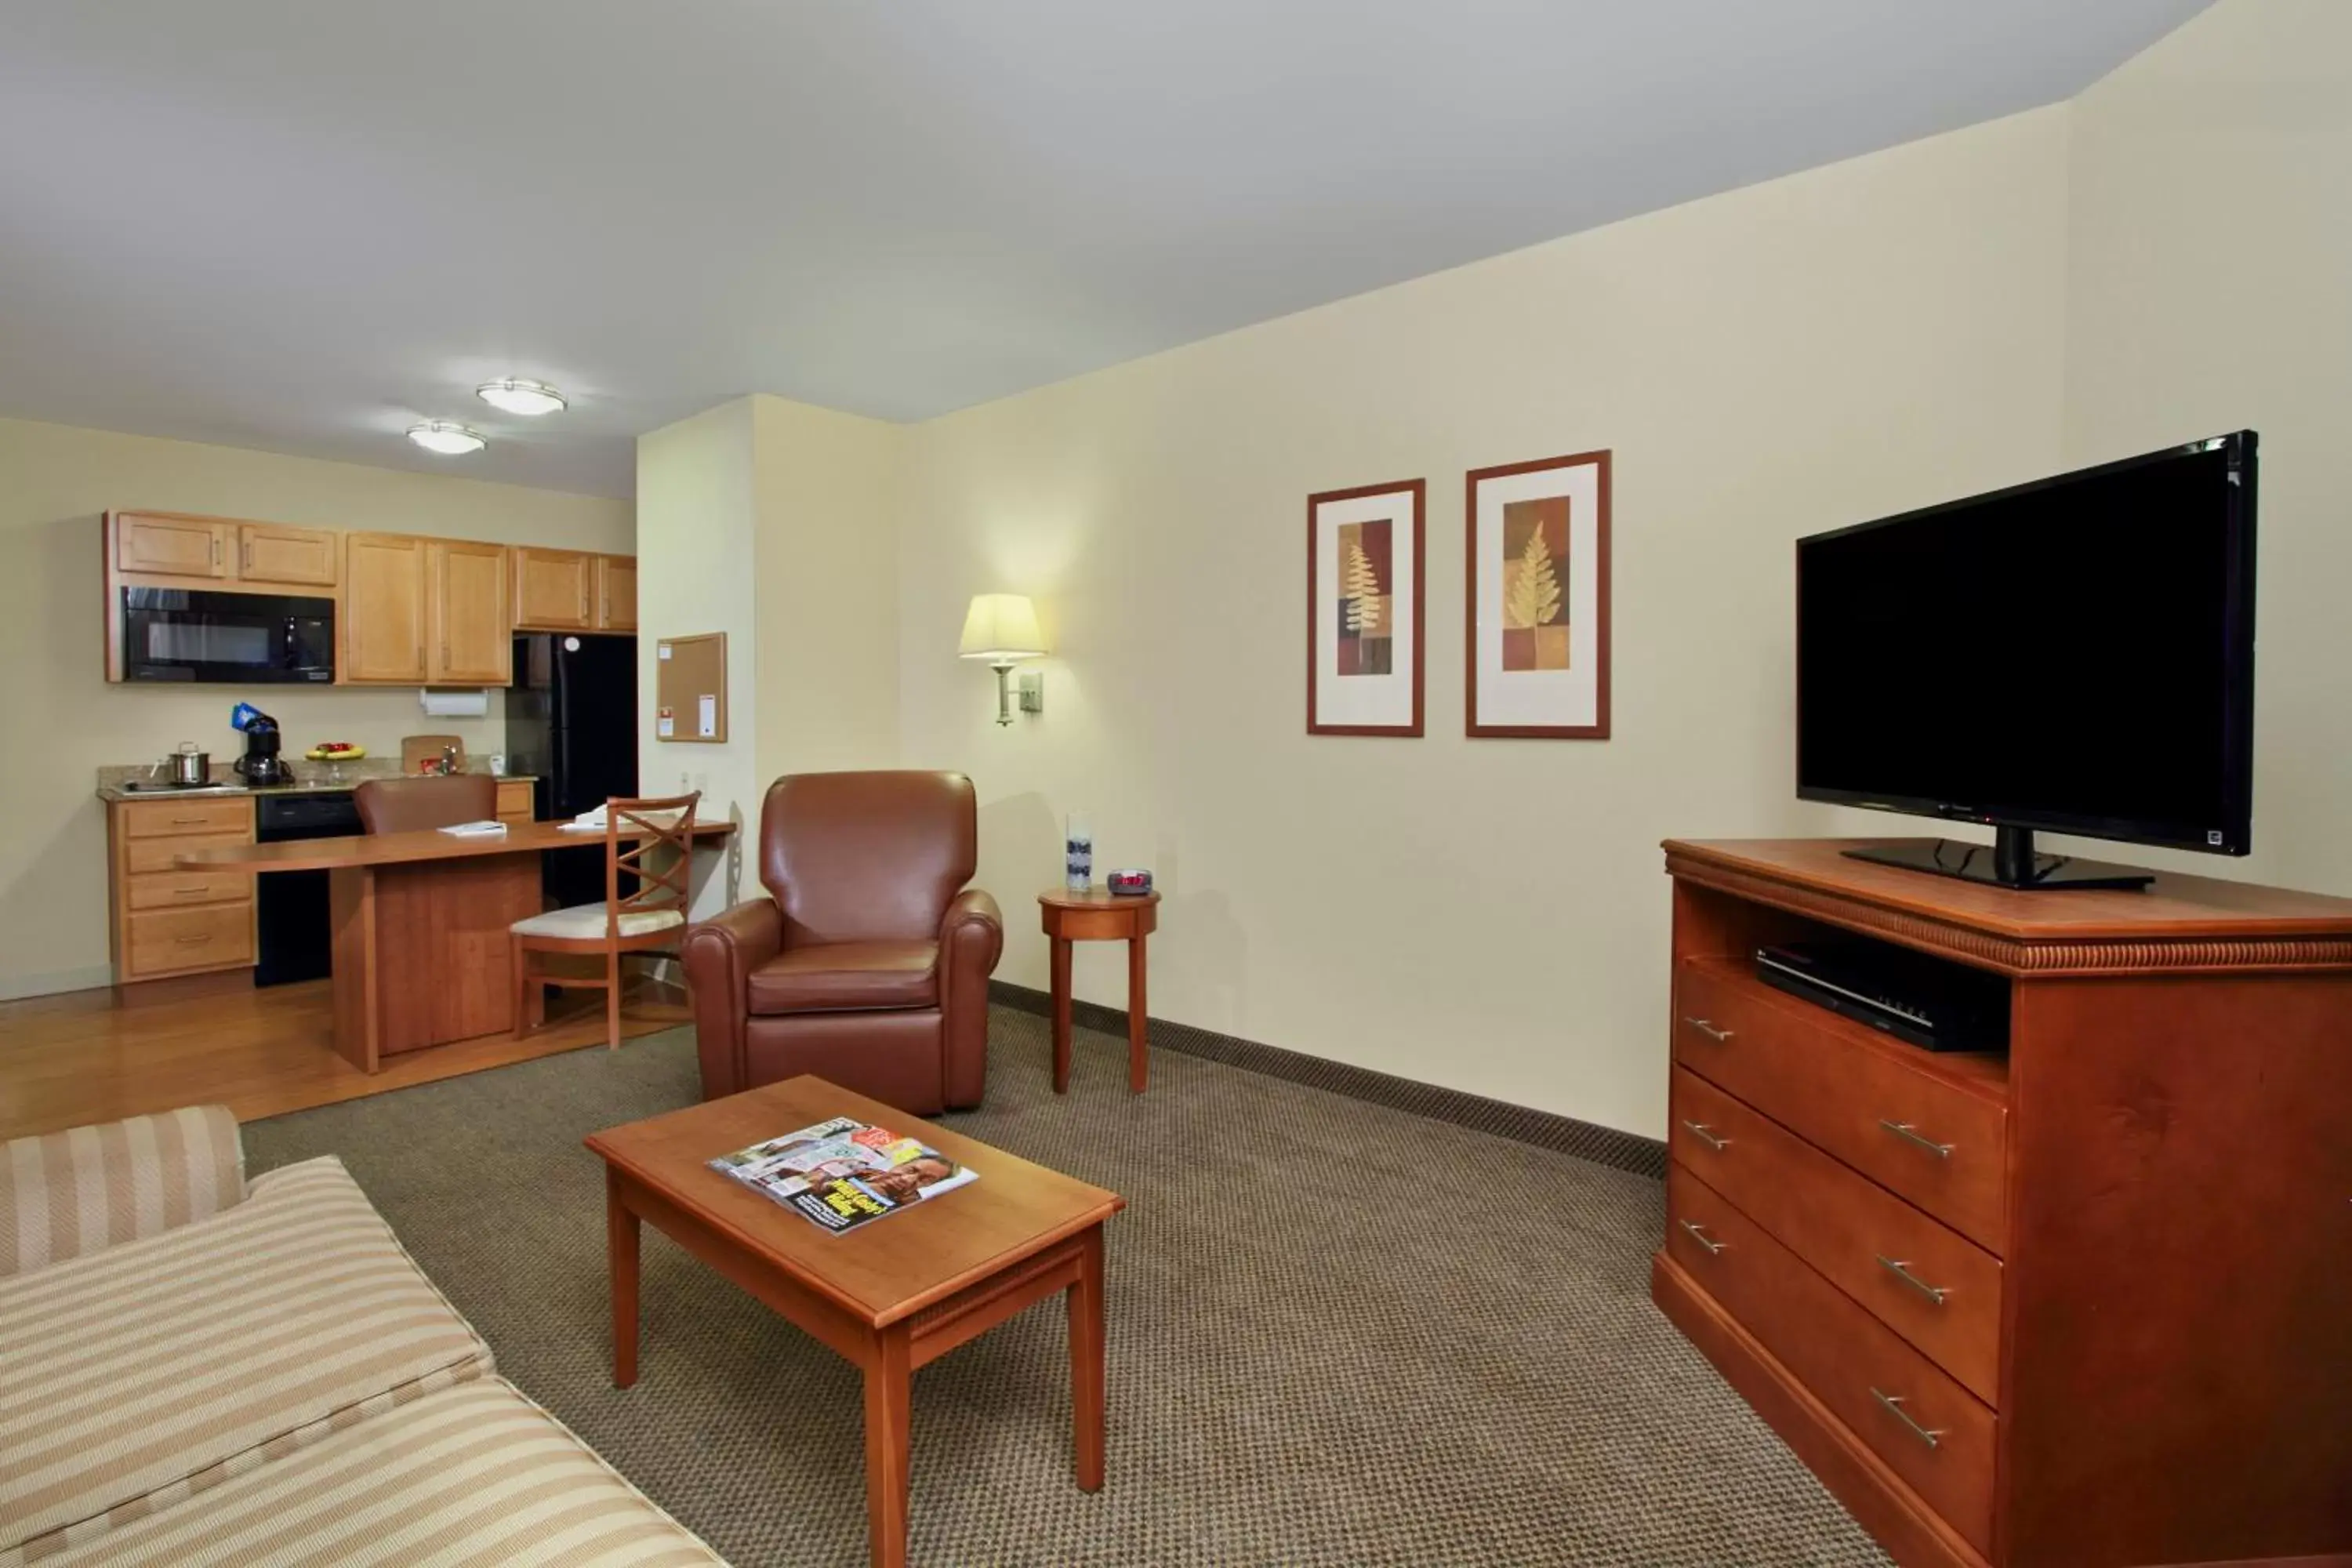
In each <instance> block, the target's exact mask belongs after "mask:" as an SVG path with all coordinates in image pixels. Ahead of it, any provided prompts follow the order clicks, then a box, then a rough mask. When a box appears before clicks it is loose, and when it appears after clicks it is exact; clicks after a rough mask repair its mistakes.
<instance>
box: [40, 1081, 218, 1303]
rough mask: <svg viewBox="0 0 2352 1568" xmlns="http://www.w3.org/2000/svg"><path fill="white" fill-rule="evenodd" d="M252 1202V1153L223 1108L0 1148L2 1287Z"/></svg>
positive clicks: (197, 1108)
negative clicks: (7, 1280)
mask: <svg viewBox="0 0 2352 1568" xmlns="http://www.w3.org/2000/svg"><path fill="white" fill-rule="evenodd" d="M244 1201H245V1146H244V1144H243V1143H242V1142H240V1141H239V1139H238V1137H237V1131H236V1117H234V1116H232V1115H230V1114H229V1112H228V1108H227V1107H226V1106H222V1105H192V1106H187V1107H185V1108H184V1109H182V1110H169V1111H165V1112H163V1114H161V1115H158V1116H133V1117H131V1118H129V1119H128V1120H126V1121H109V1122H104V1123H102V1124H100V1125H99V1126H96V1127H77V1128H74V1129H72V1130H71V1131H65V1132H51V1133H49V1134H47V1135H46V1136H44V1137H38V1138H18V1139H15V1140H13V1141H11V1142H8V1143H7V1144H5V1145H0V1277H5V1276H8V1275H13V1274H29V1273H31V1272H32V1271H33V1270H35V1269H37V1268H47V1267H48V1266H49V1265H50V1264H52V1263H62V1262H64V1261H65V1260H66V1259H68V1258H84V1257H87V1256H89V1254H90V1253H93V1252H99V1251H102V1250H104V1249H105V1248H107V1247H112V1246H115V1245H117V1244H118V1243H121V1242H125V1241H136V1240H138V1239H139V1238H141V1237H149V1236H160V1235H162V1234H163V1232H164V1231H167V1230H173V1229H176V1228H177V1227H179V1226H184V1225H190V1224H193V1223H194V1222H195V1221H197V1220H200V1219H205V1218H209V1217H210V1216H211V1215H215V1214H218V1213H219V1212H221V1211H222V1210H223V1209H226V1208H230V1207H233V1206H234V1205H237V1204H240V1203H242V1202H244Z"/></svg>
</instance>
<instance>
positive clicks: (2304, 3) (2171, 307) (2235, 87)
mask: <svg viewBox="0 0 2352 1568" xmlns="http://www.w3.org/2000/svg"><path fill="white" fill-rule="evenodd" d="M2072 130H2073V137H2072V144H2073V147H2072V158H2071V163H2070V179H2071V185H2072V191H2073V195H2072V200H2071V204H2070V206H2071V215H2072V221H2071V224H2070V227H2069V237H2068V238H2069V243H2068V247H2067V256H2068V264H2069V265H2068V278H2067V294H2066V303H2067V321H2066V326H2067V342H2066V403H2065V416H2064V426H2065V455H2066V459H2067V462H2068V463H2069V464H2070V465H2072V464H2076V463H2091V462H2097V461H2101V460H2103V459H2105V458H2116V457H2123V456H2126V455H2128V454H2130V453H2133V452H2138V451H2145V450H2147V449H2148V448H2151V447H2158V446H2161V445H2164V444H2166V443H2168V442H2173V441H2181V440H2187V439H2190V438H2193V437H2200V436H2210V435H2213V434H2216V433H2218V432H2221V431H2223V430H2234V429H2237V428H2240V427H2241V426H2252V427H2254V428H2255V429H2257V430H2259V431H2261V432H2262V437H2263V449H2262V479H2261V484H2262V493H2261V521H2260V525H2259V526H2260V537H2259V548H2260V551H2261V563H2260V567H2259V570H2258V583H2259V586H2258V589H2257V598H2258V602H2257V605H2256V630H2257V635H2258V637H2259V639H2260V643H2261V649H2260V655H2259V658H2257V660H2256V669H2255V686H2256V693H2255V704H2254V708H2255V719H2254V742H2255V748H2256V751H2255V767H2254V853H2253V854H2252V855H2251V856H2249V857H2248V858H2245V859H2243V860H2220V859H2216V858H2212V857H2210V856H2202V855H2166V854H2162V853H2159V852H2157V851H2143V850H2138V849H2135V850H2133V851H2132V852H2131V854H2130V856H2129V857H2128V858H2131V859H2135V860H2141V861H2145V862H2147V863H2149V864H2161V865H2166V866H2171V867H2176V868H2181V869H2185V870H2192V871H2200V872H2204V873H2206V874H2209V875H2221V876H2236V877H2246V878H2250V879H2254V880H2258V881H2264V882H2282V883H2286V884H2288V885H2290V886H2294V887H2303V888H2313V889H2321V890H2324V891H2328V892H2336V893H2352V833H2347V832H2346V831H2345V830H2344V817H2345V810H2346V806H2347V802H2352V701H2347V698H2352V679H2347V663H2352V658H2347V655H2352V645H2348V644H2347V637H2346V627H2347V615H2346V610H2345V595H2346V592H2347V585H2352V526H2347V507H2346V499H2345V498H2346V497H2347V496H2352V438H2347V432H2352V5H2343V4H2341V3H2340V0H2222V3H2221V5H2216V6H2214V7H2213V8H2212V9H2211V10H2210V11H2207V12H2206V13H2204V14H2203V15H2202V16H2199V17H2198V18H2197V19H2196V20H2194V21H2192V22H2190V23H2189V25H2188V26H2185V27H2182V28H2181V29H2180V30H2179V32H2177V33H2174V34H2173V35H2171V36H2170V37H2167V38H2165V39H2163V40H2161V41H2160V42H2158V44H2156V45H2155V46H2154V47H2151V48H2149V49H2148V50H2147V52H2146V53H2144V54H2142V55H2141V56H2140V57H2139V58H2137V59H2135V60H2132V61H2131V62H2129V63H2128V64H2126V65H2125V66H2124V67H2123V68H2121V69H2119V70H2117V71H2116V72H2115V74H2113V75H2112V76H2110V77H2108V78H2107V79H2105V80H2104V81H2101V82H2099V83H2098V84H2096V85H2095V86H2094V87H2092V88H2091V89H2089V90H2088V91H2086V92H2084V94H2083V95H2082V96H2081V97H2080V98H2078V99H2077V100H2075V101H2074V105H2073V108H2072ZM2084 847H2086V848H2088V847H2089V846H2087V845H2086V846H2084ZM2107 853H2109V854H2112V853H2113V851H2112V849H2110V850H2108V851H2107Z"/></svg>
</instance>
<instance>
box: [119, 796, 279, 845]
mask: <svg viewBox="0 0 2352 1568" xmlns="http://www.w3.org/2000/svg"><path fill="white" fill-rule="evenodd" d="M115 809H116V810H117V811H119V812H121V814H122V817H121V821H122V837H125V838H179V837H187V836H188V835H191V834H197V833H241V834H243V835H245V837H247V838H248V839H249V838H251V837H253V802H252V801H251V800H250V799H248V798H247V797H246V796H244V795H212V796H208V797H206V798H205V799H203V800H134V801H125V802H123V803H122V804H121V805H119V806H117V807H115Z"/></svg>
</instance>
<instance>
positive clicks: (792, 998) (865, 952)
mask: <svg viewBox="0 0 2352 1568" xmlns="http://www.w3.org/2000/svg"><path fill="white" fill-rule="evenodd" d="M744 990H745V992H746V993H747V994H748V997H749V1001H750V1005H751V1012H752V1013H753V1014H754V1015H767V1016H773V1015H775V1014H779V1013H862V1012H867V1011H872V1010H875V1009H878V1008H886V1007H936V1006H938V1005H939V1004H940V944H939V943H938V942H816V943H811V944H810V945H808V946H805V947H788V948H786V949H785V950H784V951H783V952H780V953H778V954H777V955H776V956H775V957H773V958H772V959H770V960H769V961H768V962H767V963H763V964H761V965H760V967H759V968H757V969H755V970H753V971H751V974H750V975H749V976H747V977H746V979H745V981H744Z"/></svg>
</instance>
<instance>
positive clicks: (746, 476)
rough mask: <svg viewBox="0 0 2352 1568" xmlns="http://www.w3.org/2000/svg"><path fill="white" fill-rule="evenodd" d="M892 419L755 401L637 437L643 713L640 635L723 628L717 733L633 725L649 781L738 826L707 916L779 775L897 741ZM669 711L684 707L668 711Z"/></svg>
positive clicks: (882, 757)
mask: <svg viewBox="0 0 2352 1568" xmlns="http://www.w3.org/2000/svg"><path fill="white" fill-rule="evenodd" d="M905 437H906V432H905V430H904V429H902V428H901V427H900V426H895V425H887V424H884V423H882V422H880V421H878V420H873V419H862V418H859V417H857V416H854V415H847V414H836V413H834V412H833V411H831V410H829V409H824V408H814V407H811V406H809V405H806V404H801V403H793V402H790V401H788V400H786V399H784V398H781V397H770V396H765V395H760V396H752V397H740V398H737V399H735V400H734V401H732V402H730V403H726V404H722V405H719V407H717V408H713V409H710V410H709V411H707V412H705V413H702V414H699V415H697V416H694V417H693V418H691V419H686V420H682V421H680V422H679V423H677V424H676V425H672V426H667V427H666V428H664V429H661V430H656V431H655V432H653V433H652V434H651V435H648V436H645V437H640V438H639V439H638V442H637V529H638V537H639V539H640V540H641V541H642V543H641V546H640V549H639V552H638V580H637V595H638V623H639V626H640V627H641V634H642V637H643V642H642V645H641V669H642V672H643V673H642V679H643V680H644V681H645V682H646V692H647V697H646V701H647V703H648V705H650V703H651V700H652V698H651V692H652V689H653V688H652V682H653V680H654V679H655V672H656V647H655V644H656V639H658V638H660V637H676V636H682V635H688V634H692V633H698V632H714V631H723V632H725V633H727V634H728V647H727V653H728V675H727V679H728V693H727V697H728V709H729V720H728V738H727V742H726V743H725V744H723V745H701V744H691V743H688V744H680V743H677V742H662V741H660V740H658V739H656V737H655V735H654V732H653V727H652V725H651V724H650V723H648V724H647V725H646V727H645V728H644V730H643V731H641V733H642V735H643V740H642V741H641V742H640V759H639V771H640V773H641V775H642V777H643V780H644V784H645V787H646V789H647V790H668V789H672V788H691V789H699V790H702V791H703V792H704V793H705V795H706V796H707V798H708V801H709V805H708V807H707V809H709V811H711V812H712V813H714V814H716V815H721V816H724V815H729V814H732V815H733V816H735V818H736V819H737V820H738V821H740V822H741V823H742V824H743V825H744V828H745V832H744V833H743V834H741V835H739V836H738V837H737V838H736V840H735V841H734V843H733V846H732V847H731V849H730V857H729V859H728V862H727V864H726V868H725V871H726V874H725V875H724V876H720V875H718V874H716V868H713V869H711V870H709V871H706V873H705V879H704V880H703V882H702V883H701V885H700V886H699V887H698V890H697V893H696V902H695V908H696V910H698V912H700V913H703V914H709V913H712V912H715V911H716V910H719V909H720V908H723V907H724V905H725V904H726V902H727V901H729V900H730V899H732V898H734V897H736V896H739V895H740V893H741V891H742V890H743V889H750V888H755V887H756V886H757V884H758V880H759V879H758V874H757V871H756V869H755V868H751V867H748V866H747V865H746V864H745V857H746V855H747V853H749V851H750V850H751V843H750V840H751V835H752V832H753V830H755V829H756V828H757V826H758V824H759V818H760V797H761V795H762V793H763V792H764V791H765V789H766V787H767V784H768V781H770V780H771V779H773V778H774V777H775V776H776V775H777V774H779V773H790V772H795V771H808V770H814V769H824V768H846V767H872V766H887V765H888V764H889V763H891V762H892V761H893V759H894V758H895V756H896V753H897V751H898V637H897V630H896V619H895V617H896V616H897V611H898V605H897V596H896V570H897V556H896V530H895V528H894V527H893V518H892V511H893V506H892V502H893V498H894V496H895V493H896V492H895V486H896V484H897V475H898V461H899V458H900V452H901V444H902V442H903V441H904V439H905ZM680 717H681V719H684V718H686V717H687V716H686V715H681V716H680Z"/></svg>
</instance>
